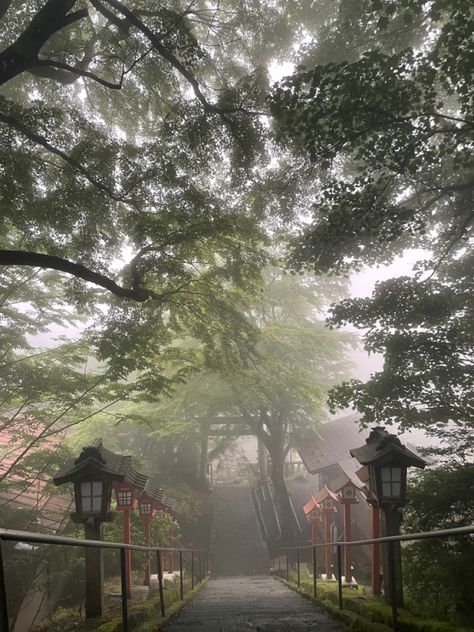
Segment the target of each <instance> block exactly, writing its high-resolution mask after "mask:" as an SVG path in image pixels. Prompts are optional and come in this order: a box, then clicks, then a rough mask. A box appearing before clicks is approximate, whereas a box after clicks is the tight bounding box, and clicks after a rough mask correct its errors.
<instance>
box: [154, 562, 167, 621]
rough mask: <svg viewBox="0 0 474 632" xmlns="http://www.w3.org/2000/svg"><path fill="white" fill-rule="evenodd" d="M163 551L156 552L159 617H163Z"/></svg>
mask: <svg viewBox="0 0 474 632" xmlns="http://www.w3.org/2000/svg"><path fill="white" fill-rule="evenodd" d="M162 553H163V551H157V552H156V572H157V574H158V591H159V593H160V607H161V616H162V617H164V616H165V595H164V592H163V566H162V564H163V557H162Z"/></svg>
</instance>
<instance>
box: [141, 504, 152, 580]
mask: <svg viewBox="0 0 474 632" xmlns="http://www.w3.org/2000/svg"><path fill="white" fill-rule="evenodd" d="M144 520H145V543H146V545H147V546H150V540H151V519H150V516H145V517H144ZM143 585H144V586H149V585H150V552H149V551H147V554H146V560H145V578H144V580H143Z"/></svg>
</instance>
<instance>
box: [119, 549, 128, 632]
mask: <svg viewBox="0 0 474 632" xmlns="http://www.w3.org/2000/svg"><path fill="white" fill-rule="evenodd" d="M127 569H128V565H127V551H126V550H125V549H120V580H121V586H122V630H123V632H128V594H127V589H128V582H127Z"/></svg>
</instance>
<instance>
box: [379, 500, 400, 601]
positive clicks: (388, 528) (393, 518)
mask: <svg viewBox="0 0 474 632" xmlns="http://www.w3.org/2000/svg"><path fill="white" fill-rule="evenodd" d="M382 516H383V520H382V529H383V535H384V536H390V535H400V525H401V522H402V521H401V517H402V516H401V510H400V508H399V507H395V506H392V507H388V506H387V507H383V509H382ZM383 550H384V561H385V563H384V569H386V571H387V572H384V578H383V581H384V594H385V601H386V602H387V603H391V604H392V603H396V604H397V606H403V582H402V550H401V545H400V541H398V542H390V543H387V544H385V545H384V547H383Z"/></svg>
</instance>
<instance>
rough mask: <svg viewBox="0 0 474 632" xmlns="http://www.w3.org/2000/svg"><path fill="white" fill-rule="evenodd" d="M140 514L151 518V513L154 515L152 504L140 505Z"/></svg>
mask: <svg viewBox="0 0 474 632" xmlns="http://www.w3.org/2000/svg"><path fill="white" fill-rule="evenodd" d="M140 513H141V514H142V515H143V516H151V513H152V505H151V503H140Z"/></svg>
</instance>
